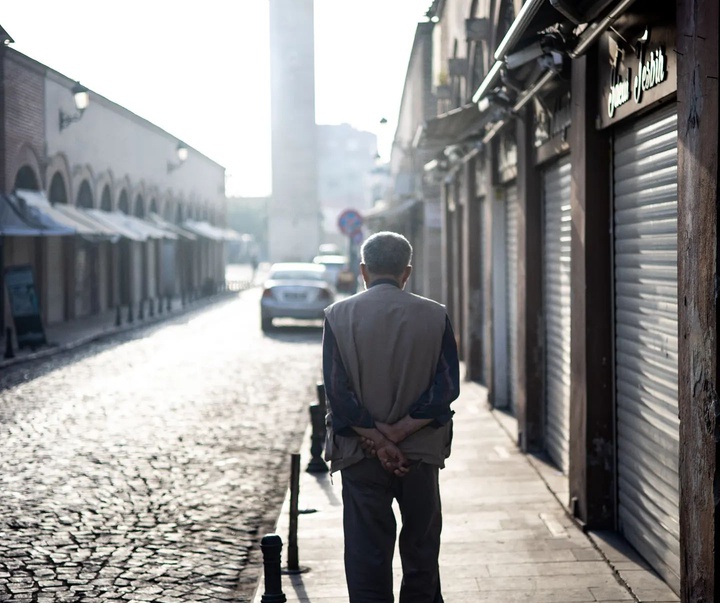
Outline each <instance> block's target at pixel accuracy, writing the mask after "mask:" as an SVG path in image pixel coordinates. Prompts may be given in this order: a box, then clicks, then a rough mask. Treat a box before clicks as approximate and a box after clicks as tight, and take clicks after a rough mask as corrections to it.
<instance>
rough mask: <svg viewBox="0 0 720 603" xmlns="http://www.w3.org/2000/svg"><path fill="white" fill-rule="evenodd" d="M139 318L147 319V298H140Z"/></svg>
mask: <svg viewBox="0 0 720 603" xmlns="http://www.w3.org/2000/svg"><path fill="white" fill-rule="evenodd" d="M138 320H145V300H144V299H141V300H140V307H139V309H138Z"/></svg>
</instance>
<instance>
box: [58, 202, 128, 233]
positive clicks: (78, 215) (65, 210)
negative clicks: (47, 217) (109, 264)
mask: <svg viewBox="0 0 720 603" xmlns="http://www.w3.org/2000/svg"><path fill="white" fill-rule="evenodd" d="M52 207H53V210H54V211H56V212H60V213H61V214H63V215H65V216H66V217H67V218H69V219H70V220H73V221H74V222H76V223H77V224H83V225H85V226H86V227H87V228H89V229H91V230H92V232H91V233H89V236H90V237H91V238H100V239H103V240H108V241H111V242H113V243H115V242H117V241H118V239H119V238H120V237H121V236H122V233H121V232H120V231H118V230H117V228H113V227H111V226H108V225H107V224H105V223H104V222H101V221H100V220H98V219H97V218H94V217H93V216H92V214H90V213H89V212H88V211H87V209H84V208H81V207H75V206H74V205H66V204H65V203H54V204H53V206H52ZM82 235H83V236H85V237H87V236H88V233H86V232H84V233H82Z"/></svg>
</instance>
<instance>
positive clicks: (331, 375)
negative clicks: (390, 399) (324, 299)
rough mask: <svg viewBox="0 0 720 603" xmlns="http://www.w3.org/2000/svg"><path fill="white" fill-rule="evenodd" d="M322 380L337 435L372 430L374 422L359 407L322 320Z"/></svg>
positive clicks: (338, 352)
mask: <svg viewBox="0 0 720 603" xmlns="http://www.w3.org/2000/svg"><path fill="white" fill-rule="evenodd" d="M322 347H323V380H324V382H325V396H326V398H327V401H328V404H329V405H330V410H331V411H332V425H333V429H334V430H335V433H336V434H338V435H355V432H354V431H353V429H352V428H353V427H367V428H372V427H375V421H374V419H373V418H372V416H371V415H370V413H369V412H368V411H367V409H366V408H363V406H362V405H361V404H360V402H359V400H358V399H357V396H356V395H355V392H354V391H353V389H352V386H351V384H350V379H349V378H348V374H347V371H346V370H345V365H344V364H343V361H342V358H341V357H340V350H338V347H337V341H336V340H335V335H334V334H333V332H332V329H331V328H330V325H329V324H328V321H327V319H325V324H324V326H323V343H322Z"/></svg>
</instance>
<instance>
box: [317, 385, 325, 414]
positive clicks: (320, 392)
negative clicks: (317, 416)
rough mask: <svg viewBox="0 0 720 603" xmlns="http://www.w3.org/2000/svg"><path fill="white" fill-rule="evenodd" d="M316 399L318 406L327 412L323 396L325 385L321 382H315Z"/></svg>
mask: <svg viewBox="0 0 720 603" xmlns="http://www.w3.org/2000/svg"><path fill="white" fill-rule="evenodd" d="M317 399H318V404H319V405H320V406H322V408H323V410H324V411H325V412H327V397H326V396H325V384H324V383H323V382H322V381H318V382H317Z"/></svg>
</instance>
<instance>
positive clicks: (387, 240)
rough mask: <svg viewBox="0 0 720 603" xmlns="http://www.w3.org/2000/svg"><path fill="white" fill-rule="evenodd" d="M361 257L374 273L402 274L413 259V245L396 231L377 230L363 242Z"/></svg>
mask: <svg viewBox="0 0 720 603" xmlns="http://www.w3.org/2000/svg"><path fill="white" fill-rule="evenodd" d="M360 257H361V261H362V263H363V264H365V265H366V266H367V269H368V270H369V271H370V272H371V273H372V274H389V275H392V276H400V275H401V274H402V273H403V270H405V268H407V267H408V266H409V265H410V260H412V245H410V241H408V240H407V239H406V238H405V237H404V236H402V235H401V234H398V233H396V232H389V231H383V232H376V233H375V234H374V235H371V236H370V237H368V238H367V240H366V241H365V242H364V243H363V246H362V249H361V250H360Z"/></svg>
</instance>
